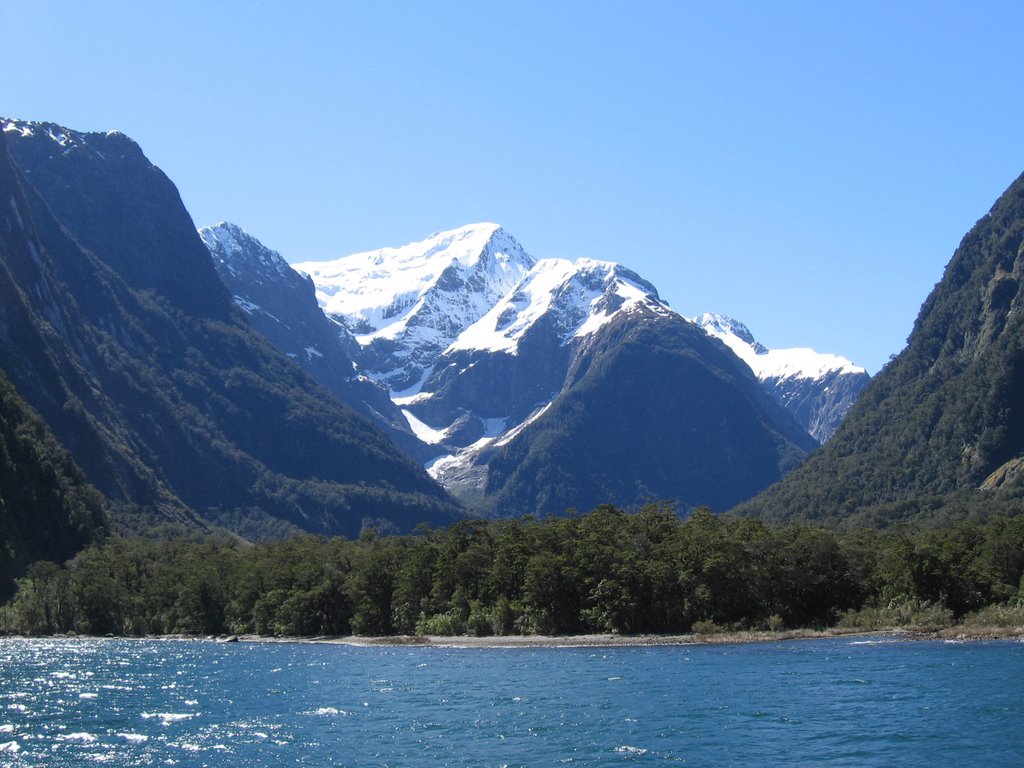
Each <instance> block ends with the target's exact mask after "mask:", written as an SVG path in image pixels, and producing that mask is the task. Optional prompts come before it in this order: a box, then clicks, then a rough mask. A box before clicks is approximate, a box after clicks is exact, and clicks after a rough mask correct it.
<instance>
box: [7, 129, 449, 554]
mask: <svg viewBox="0 0 1024 768" xmlns="http://www.w3.org/2000/svg"><path fill="white" fill-rule="evenodd" d="M19 125H21V124H19ZM24 130H27V131H28V132H29V133H30V134H31V135H25V133H24ZM3 136H4V140H5V143H6V144H7V145H8V146H9V147H10V149H11V152H10V154H8V153H7V152H4V151H0V199H4V200H5V201H7V202H6V204H5V205H4V208H3V211H4V213H3V217H4V220H3V223H4V224H5V226H3V227H0V230H2V231H0V267H2V269H0V300H2V303H0V369H2V370H4V371H5V372H6V373H7V375H8V376H9V378H10V379H11V380H12V381H13V382H14V384H15V386H16V387H17V389H18V391H19V392H20V393H21V394H22V396H23V397H24V398H25V399H26V401H27V402H29V403H30V404H31V405H32V406H33V407H34V408H36V410H38V411H39V413H40V415H41V416H42V417H43V419H44V420H45V421H46V422H47V424H48V425H49V426H50V427H51V429H52V430H53V431H54V433H55V435H56V436H57V438H58V439H59V440H60V441H61V442H62V443H63V444H64V445H65V446H66V447H67V448H68V450H69V451H70V452H71V454H72V455H73V456H74V457H75V459H76V461H77V462H78V463H79V465H80V466H81V467H82V469H83V470H84V472H85V473H86V476H87V477H88V478H89V480H90V482H92V483H93V484H94V485H96V486H97V487H98V488H99V489H100V490H101V491H103V492H104V493H105V494H106V495H107V496H108V497H110V498H111V499H112V500H114V501H118V502H125V503H128V504H132V505H137V506H139V507H142V508H146V509H148V510H156V511H157V512H158V513H159V514H160V515H162V516H163V518H164V519H168V520H175V521H190V520H191V521H195V519H196V517H195V516H196V515H198V516H199V517H200V518H203V517H207V518H209V517H216V518H218V519H220V517H221V516H222V515H228V516H229V517H231V518H233V519H240V518H244V517H246V516H247V515H250V514H251V515H254V516H262V515H270V516H271V517H276V518H280V519H283V520H287V521H289V522H291V523H294V524H295V525H298V526H299V527H301V528H303V529H306V530H312V531H317V532H325V533H344V534H348V535H357V534H358V533H359V531H360V529H361V527H362V524H363V521H364V519H366V518H369V519H373V520H378V519H380V520H387V521H389V522H390V523H391V524H393V525H395V526H396V527H397V528H399V529H405V530H408V529H411V528H412V527H413V526H415V525H416V524H417V523H419V522H421V521H430V522H432V523H435V524H439V523H444V522H448V521H451V520H452V519H453V515H454V514H455V510H454V507H453V505H452V503H451V502H450V501H449V500H448V498H447V497H446V496H445V494H444V493H443V491H441V489H440V488H438V487H437V486H436V485H435V484H434V483H433V482H432V481H431V480H430V478H429V477H428V476H427V475H426V473H425V472H423V471H422V470H421V469H420V468H419V467H417V466H415V465H414V464H413V463H412V462H411V461H409V460H408V459H406V458H405V457H404V456H402V455H401V454H400V453H399V451H398V450H397V449H396V448H395V447H394V446H393V445H392V444H391V442H390V441H388V440H387V439H386V438H385V437H384V436H383V435H382V434H381V433H380V432H379V431H378V430H377V429H376V428H374V427H373V426H372V425H371V424H370V423H369V422H368V421H367V420H366V419H364V418H362V417H361V416H358V415H357V414H355V413H354V412H353V411H351V410H350V409H349V408H347V407H346V406H344V405H343V404H341V403H340V402H339V401H338V400H337V399H335V398H334V397H332V396H331V395H330V394H329V393H328V392H327V391H326V390H324V389H323V388H322V387H320V386H319V385H317V384H316V383H315V382H314V381H313V380H312V379H310V378H309V377H308V376H307V375H306V374H305V373H303V372H302V371H301V370H300V369H299V368H298V367H297V366H295V365H294V364H293V363H291V362H290V361H288V360H287V359H286V358H285V357H284V356H283V355H281V354H280V353H278V352H277V351H276V350H274V349H273V348H272V347H271V346H270V345H269V344H268V343H267V342H265V341H264V340H263V339H262V338H261V337H260V336H259V335H258V334H256V333H255V332H254V331H253V330H252V329H251V328H250V327H249V326H248V324H247V323H246V322H245V319H244V318H243V317H242V316H241V314H240V312H239V311H238V310H237V309H236V308H235V307H234V305H233V303H232V302H231V299H230V297H229V295H228V293H227V291H226V290H225V289H224V288H223V286H222V284H221V283H220V281H219V279H218V277H217V275H216V272H215V271H214V269H213V266H212V264H211V262H210V258H209V254H208V252H207V251H206V248H205V247H204V246H203V245H202V242H201V241H200V240H199V236H198V235H197V233H196V232H195V228H194V226H193V224H192V221H191V219H190V217H189V216H188V214H187V213H186V212H185V210H184V208H183V207H182V206H181V202H180V200H179V199H178V197H177V192H176V191H175V190H174V188H173V185H171V184H170V182H169V181H168V180H167V179H166V177H165V176H163V174H162V173H160V172H159V170H158V169H155V168H154V167H153V166H152V165H151V164H150V163H149V162H148V161H147V160H146V159H145V157H144V156H143V155H142V153H141V152H140V151H137V147H136V148H135V149H134V150H132V149H131V148H132V147H134V145H133V144H131V143H130V142H128V140H127V139H124V138H123V137H116V136H115V137H111V136H107V135H97V134H75V133H73V132H69V131H67V129H62V128H59V127H57V126H50V125H41V124H27V125H24V126H23V130H22V131H21V132H18V131H5V132H4V134H3ZM53 136H57V137H58V138H59V137H61V136H63V137H65V138H66V142H65V144H63V145H62V144H60V143H59V142H58V141H57V140H56V139H54V138H53ZM67 137H70V138H67ZM0 141H2V140H0ZM40 141H47V142H50V144H52V145H53V146H52V147H51V151H52V154H49V155H48V154H46V153H45V152H42V151H40V150H38V149H36V148H35V147H36V145H37V144H38V143H39V142H40ZM94 142H95V146H94ZM110 142H114V143H113V144H110ZM23 143H27V144H25V145H24V146H23ZM26 146H27V147H28V149H26V148H25V147H26ZM61 147H64V150H63V151H62V150H61ZM11 157H14V159H15V160H16V163H12V162H11ZM16 166H17V167H16ZM122 198H123V199H122ZM108 224H109V226H108ZM79 236H81V238H82V240H84V241H86V242H88V247H83V242H82V240H79V239H78V238H79ZM211 283H212V284H211Z"/></svg>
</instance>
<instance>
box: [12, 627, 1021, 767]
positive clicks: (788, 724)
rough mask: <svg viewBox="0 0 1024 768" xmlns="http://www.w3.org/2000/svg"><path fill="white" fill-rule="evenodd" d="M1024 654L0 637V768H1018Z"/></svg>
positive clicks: (945, 647)
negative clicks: (383, 645)
mask: <svg viewBox="0 0 1024 768" xmlns="http://www.w3.org/2000/svg"><path fill="white" fill-rule="evenodd" d="M1022 722H1024V643H1019V642H1010V641H994V642H983V643H965V644H950V643H941V642H870V643H868V642H863V641H857V640H850V639H836V640H824V641H800V642H789V643H775V644H763V645H756V644H755V645H731V646H703V647H668V648H618V649H594V648H587V649H566V648H562V649H558V648H552V649H522V648H519V649H506V650H502V649H486V650H484V649H461V650H460V649H440V648H409V647H399V648H355V647H347V646H340V645H302V644H283V643H282V644H277V643H265V644H261V643H253V644H249V643H239V644H218V643H213V642H203V641H172V640H19V639H11V640H3V641H0V765H10V766H21V765H32V766H43V765H45V766H70V765H75V766H79V765H89V764H92V763H97V764H107V765H112V766H147V765H182V766H277V765H298V766H332V765H337V766H560V765H569V766H628V765H641V766H654V765H676V764H678V765H686V766H730V765H736V766H825V765H827V766H858V767H859V768H860V767H863V766H893V765H898V766H901V767H905V766H929V768H936V766H945V765H984V766H988V767H992V766H1019V765H1024V728H1022V727H1021V723H1022Z"/></svg>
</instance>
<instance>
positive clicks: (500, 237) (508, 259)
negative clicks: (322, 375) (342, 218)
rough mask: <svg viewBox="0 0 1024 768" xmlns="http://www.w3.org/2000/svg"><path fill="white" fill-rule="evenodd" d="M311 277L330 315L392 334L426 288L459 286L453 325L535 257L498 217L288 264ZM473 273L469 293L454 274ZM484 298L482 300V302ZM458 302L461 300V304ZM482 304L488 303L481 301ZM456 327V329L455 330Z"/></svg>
mask: <svg viewBox="0 0 1024 768" xmlns="http://www.w3.org/2000/svg"><path fill="white" fill-rule="evenodd" d="M293 266H294V267H295V269H297V270H298V271H300V272H303V273H305V274H307V275H309V276H310V277H311V278H313V282H314V283H315V284H316V287H317V300H318V301H319V302H320V305H321V306H322V307H323V308H324V311H325V312H327V313H328V314H330V315H334V316H336V317H339V318H344V319H346V320H347V324H349V325H350V327H352V329H353V330H354V331H355V332H356V333H358V334H362V335H363V336H365V337H367V338H366V339H365V340H363V339H361V342H368V341H369V340H371V339H372V338H373V337H383V338H393V337H395V336H397V335H399V333H400V332H401V331H402V330H404V328H405V327H406V326H407V325H408V324H409V322H410V321H411V320H412V319H413V318H414V317H415V316H416V315H417V314H418V312H419V310H422V309H424V307H425V304H426V302H427V297H428V295H429V294H431V293H437V292H444V293H456V294H458V296H459V298H460V299H461V301H458V302H452V303H450V306H447V307H445V309H450V310H452V312H453V313H454V314H456V315H458V317H451V319H452V320H453V321H455V324H456V325H460V324H462V323H459V322H458V320H459V319H460V318H466V319H468V322H466V323H465V324H463V327H465V325H468V324H469V322H473V321H475V320H476V319H477V318H478V317H479V316H480V314H482V313H483V312H484V311H486V310H487V309H488V308H489V307H490V304H491V303H493V301H494V300H496V299H497V298H498V297H500V295H501V294H503V293H504V292H505V291H507V290H508V289H509V288H511V287H512V286H513V285H515V284H516V283H517V282H519V280H520V279H521V278H522V276H523V275H525V274H526V272H527V270H529V268H530V267H531V266H533V259H532V258H531V257H530V256H529V255H528V254H527V253H526V252H525V251H524V250H523V249H522V246H520V245H519V243H517V242H516V240H515V238H513V237H512V236H511V235H509V234H508V233H506V232H505V231H504V230H503V229H501V227H499V226H498V225H497V224H489V223H485V224H472V225H469V226H465V227H460V228H459V229H453V230H450V231H447V232H437V233H434V234H433V235H431V236H430V237H428V238H427V239H426V240H423V241H420V242H416V243H409V244H408V245H404V246H401V247H399V248H381V249H379V250H376V251H367V252H365V253H355V254H352V255H351V256H344V257H342V258H340V259H336V260H334V261H323V262H316V261H309V262H301V263H297V264H294V265H293ZM474 273H475V274H476V275H477V276H478V279H477V280H476V281H474V284H473V285H471V286H469V287H471V288H474V289H477V290H478V291H479V292H480V293H469V292H467V291H465V290H464V286H463V285H461V284H460V283H461V282H462V281H460V280H458V277H469V276H470V275H472V274H474ZM481 300H482V301H481ZM459 304H461V305H462V306H458V305H459ZM485 305H486V306H485ZM460 330H461V329H460Z"/></svg>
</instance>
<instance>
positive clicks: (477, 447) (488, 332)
mask: <svg viewBox="0 0 1024 768" xmlns="http://www.w3.org/2000/svg"><path fill="white" fill-rule="evenodd" d="M641 307H644V308H646V309H647V310H648V311H649V312H650V313H652V314H656V315H665V316H668V315H672V314H674V312H673V311H672V310H671V309H669V308H668V306H667V305H665V304H663V303H662V302H661V300H660V299H659V298H658V293H657V291H656V290H655V288H654V286H652V285H651V284H650V283H648V282H646V281H645V280H643V279H642V278H640V277H639V276H638V275H636V274H635V273H634V272H631V271H630V270H628V269H626V268H624V267H622V266H620V265H618V264H614V263H611V262H601V261H594V260H592V259H579V260H578V261H576V262H571V261H567V260H564V259H543V260H541V261H538V262H537V263H536V264H534V266H533V268H532V269H531V270H530V271H529V273H527V275H526V276H525V277H524V278H523V280H522V281H521V282H520V283H519V285H517V286H516V287H515V288H514V289H513V290H512V291H510V292H509V293H508V294H507V295H506V296H504V297H503V298H502V299H501V300H500V301H498V302H497V303H496V304H495V305H494V306H493V307H492V308H491V310H490V311H489V312H487V313H486V314H485V315H484V316H483V317H481V318H480V319H479V320H478V321H477V322H475V323H473V324H472V325H471V326H469V327H468V328H467V329H466V330H465V331H463V333H461V334H460V335H459V336H458V338H457V339H455V341H453V342H452V343H451V344H450V345H449V346H448V348H447V349H446V350H444V352H443V353H442V354H441V355H440V356H439V357H438V358H437V360H436V363H435V365H434V368H433V370H432V372H431V373H430V374H429V375H428V376H427V378H426V380H425V381H424V383H423V386H422V388H421V389H420V390H419V391H418V392H416V393H414V394H412V395H407V396H405V397H399V398H396V402H397V403H399V404H400V405H402V406H404V408H405V413H406V415H407V417H408V418H409V421H410V423H411V424H412V425H413V428H414V429H415V430H418V434H420V436H421V437H422V438H423V439H424V440H426V441H428V442H431V443H435V444H438V445H439V446H441V447H443V448H444V449H445V450H446V451H453V452H451V453H447V454H446V455H445V456H443V457H442V458H440V459H438V460H437V461H435V462H434V464H433V465H432V467H431V471H432V473H433V474H434V475H435V476H438V477H444V476H445V475H446V474H447V475H448V476H451V474H452V473H453V472H461V471H462V468H464V467H465V466H466V465H467V463H470V464H475V463H476V462H477V461H478V459H479V456H480V454H482V453H483V452H484V451H485V450H486V449H488V448H490V447H492V446H494V445H502V444H505V443H507V442H508V441H509V440H511V439H512V438H513V437H514V436H515V435H516V434H517V433H518V432H519V431H520V430H521V429H522V428H523V426H524V425H525V424H526V423H527V422H529V421H531V420H533V419H536V418H537V417H538V415H539V414H540V413H542V412H543V411H544V410H545V409H546V408H547V407H548V406H549V405H550V404H551V402H552V400H554V399H555V398H556V397H557V396H558V395H559V393H561V392H562V390H563V389H564V388H565V387H566V385H567V381H568V377H569V374H570V371H571V370H572V369H573V368H574V362H576V358H577V356H578V353H579V352H580V350H581V349H582V348H583V347H584V346H585V342H586V340H587V339H588V338H589V337H591V336H592V335H593V334H595V333H597V332H598V331H599V330H600V329H601V328H603V327H604V326H606V325H607V324H609V323H610V322H612V321H613V319H615V318H616V317H619V316H621V315H625V314H628V313H630V312H635V311H637V310H639V308H641Z"/></svg>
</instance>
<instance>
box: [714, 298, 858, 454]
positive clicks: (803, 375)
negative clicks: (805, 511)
mask: <svg viewBox="0 0 1024 768" xmlns="http://www.w3.org/2000/svg"><path fill="white" fill-rule="evenodd" d="M696 322H697V324H698V325H699V326H700V327H701V328H703V329H704V330H705V331H707V333H708V334H709V335H711V336H713V337H715V338H716V339H719V340H721V341H722V342H723V343H724V344H725V345H726V346H727V347H729V349H731V350H732V351H733V352H735V353H736V355H737V356H738V357H739V358H740V359H741V360H743V362H745V363H746V364H747V365H749V366H750V369H751V370H752V371H753V372H754V375H755V376H756V377H757V379H758V381H760V382H761V384H762V386H764V388H765V390H766V391H767V392H768V393H769V394H770V395H771V396H772V397H773V398H774V399H775V401H776V402H777V403H779V404H780V405H781V406H782V407H783V408H785V409H786V410H787V411H789V413H790V414H792V416H793V418H795V419H796V420H797V423H798V424H800V425H801V426H802V427H803V428H804V429H806V430H807V431H808V432H809V433H810V434H811V437H813V438H814V439H815V440H817V441H818V442H819V443H824V442H825V441H826V440H828V439H829V438H830V437H831V436H832V433H834V432H835V431H836V428H837V427H838V426H839V425H840V423H842V421H843V419H844V418H845V417H846V414H847V412H848V411H849V410H850V408H851V406H853V404H854V403H855V402H856V401H857V398H858V397H859V395H860V393H861V390H863V389H864V387H865V386H866V385H867V383H868V381H869V380H870V377H869V376H868V374H867V371H865V370H864V369H863V368H861V367H859V366H856V365H854V364H853V363H851V362H850V361H849V360H847V359H846V358H845V357H839V356H838V355H829V354H822V353H820V352H815V351H814V350H813V349H807V348H793V349H768V348H767V347H765V346H764V345H763V344H761V343H759V342H758V341H756V340H755V339H754V337H753V335H752V334H751V333H750V331H749V330H748V329H747V327H746V326H745V325H743V324H742V323H740V322H739V321H737V320H734V319H732V318H731V317H727V316H725V315H714V314H710V313H705V314H703V315H701V316H700V317H698V318H697V320H696Z"/></svg>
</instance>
